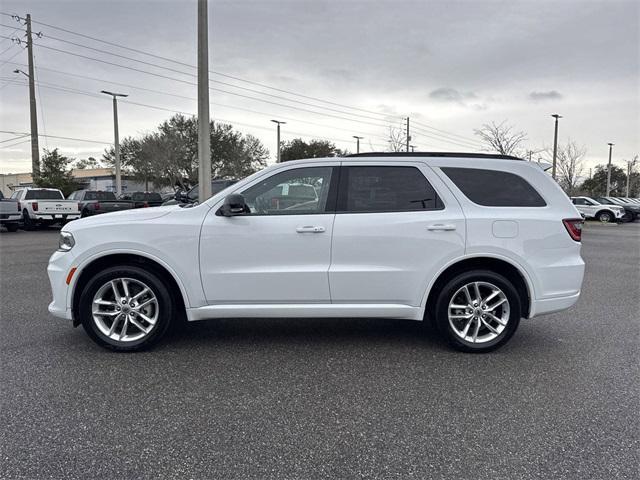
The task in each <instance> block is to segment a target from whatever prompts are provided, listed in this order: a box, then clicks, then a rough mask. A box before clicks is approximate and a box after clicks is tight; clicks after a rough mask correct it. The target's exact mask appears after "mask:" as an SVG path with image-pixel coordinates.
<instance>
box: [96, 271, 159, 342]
mask: <svg viewBox="0 0 640 480" xmlns="http://www.w3.org/2000/svg"><path fill="white" fill-rule="evenodd" d="M91 310H92V315H93V321H94V323H95V325H96V327H98V330H100V332H102V334H103V335H105V336H107V337H108V338H110V339H111V340H114V341H117V342H125V343H126V342H134V341H136V340H140V339H142V338H144V337H146V336H147V335H148V334H149V333H151V331H152V330H153V328H154V327H155V325H156V322H157V320H158V315H159V313H160V310H159V306H158V299H157V298H156V295H155V294H154V293H153V291H152V290H151V288H149V287H148V286H147V285H146V284H144V283H143V282H141V281H140V280H137V279H134V278H114V279H113V280H110V281H108V282H106V283H105V284H104V285H102V286H101V287H100V288H99V289H98V291H97V292H96V294H95V295H94V296H93V301H92V307H91Z"/></svg>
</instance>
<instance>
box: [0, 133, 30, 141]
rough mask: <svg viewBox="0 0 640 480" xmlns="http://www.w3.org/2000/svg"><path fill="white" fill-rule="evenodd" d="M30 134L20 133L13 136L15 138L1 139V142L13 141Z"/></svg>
mask: <svg viewBox="0 0 640 480" xmlns="http://www.w3.org/2000/svg"><path fill="white" fill-rule="evenodd" d="M28 136H29V134H28V133H27V134H25V135H18V136H16V137H13V138H7V139H6V140H1V141H0V143H6V142H13V141H15V140H20V139H21V138H24V137H28Z"/></svg>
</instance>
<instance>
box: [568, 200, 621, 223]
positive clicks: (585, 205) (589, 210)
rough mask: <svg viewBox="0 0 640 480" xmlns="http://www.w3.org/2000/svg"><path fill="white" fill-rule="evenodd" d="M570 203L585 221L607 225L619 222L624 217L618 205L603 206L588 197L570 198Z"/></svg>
mask: <svg viewBox="0 0 640 480" xmlns="http://www.w3.org/2000/svg"><path fill="white" fill-rule="evenodd" d="M571 201H572V202H573V204H574V205H575V207H576V208H577V209H578V211H579V212H580V213H582V214H584V216H585V218H587V219H591V218H593V219H596V220H598V221H600V222H603V223H608V222H616V221H621V220H622V217H623V216H624V208H622V207H621V206H620V205H612V204H603V203H600V202H598V201H596V200H594V199H593V198H590V197H571Z"/></svg>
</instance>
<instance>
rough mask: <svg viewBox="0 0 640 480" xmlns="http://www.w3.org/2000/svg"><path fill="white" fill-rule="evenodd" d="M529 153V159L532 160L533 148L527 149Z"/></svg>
mask: <svg viewBox="0 0 640 480" xmlns="http://www.w3.org/2000/svg"><path fill="white" fill-rule="evenodd" d="M527 155H529V161H531V155H533V150H527Z"/></svg>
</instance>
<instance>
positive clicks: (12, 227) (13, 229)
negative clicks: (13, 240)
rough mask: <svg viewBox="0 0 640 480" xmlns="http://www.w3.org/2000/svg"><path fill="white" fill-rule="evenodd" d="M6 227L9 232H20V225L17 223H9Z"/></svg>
mask: <svg viewBox="0 0 640 480" xmlns="http://www.w3.org/2000/svg"><path fill="white" fill-rule="evenodd" d="M5 227H7V230H8V231H9V232H17V231H18V224H17V223H7V224H5Z"/></svg>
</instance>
